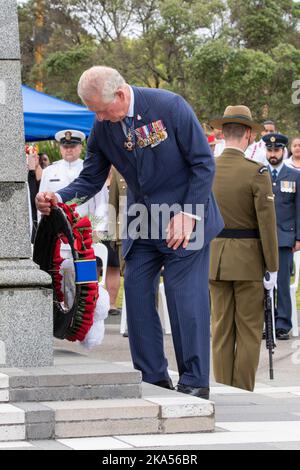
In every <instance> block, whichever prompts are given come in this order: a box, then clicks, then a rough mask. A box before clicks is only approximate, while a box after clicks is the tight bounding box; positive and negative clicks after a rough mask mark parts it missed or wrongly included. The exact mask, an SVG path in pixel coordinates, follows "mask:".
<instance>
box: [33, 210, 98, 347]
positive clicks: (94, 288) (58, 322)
mask: <svg viewBox="0 0 300 470" xmlns="http://www.w3.org/2000/svg"><path fill="white" fill-rule="evenodd" d="M62 243H64V244H68V245H70V247H71V251H72V257H73V260H74V262H75V263H78V262H79V263H80V262H86V261H94V260H95V253H94V250H93V248H92V244H93V240H92V226H91V222H90V220H89V218H88V217H83V218H81V217H80V216H79V215H78V213H77V212H76V204H72V205H66V204H58V207H53V208H52V210H51V214H50V216H48V217H43V218H42V220H41V222H40V224H39V227H38V230H37V234H36V239H35V244H34V253H33V260H34V261H35V263H37V264H38V265H39V266H40V268H41V269H42V270H43V271H46V272H47V273H48V274H50V275H51V277H52V284H53V294H54V302H53V323H54V325H53V326H54V336H55V337H56V338H59V339H67V340H68V341H72V342H74V341H83V340H84V338H85V337H86V335H87V333H88V332H89V330H90V328H91V327H92V325H93V319H94V312H95V308H96V303H97V300H98V297H99V291H98V282H97V281H96V280H93V281H90V282H84V283H77V282H76V284H75V297H74V302H73V305H72V306H71V307H70V308H66V307H64V297H65V296H64V292H63V289H62V281H63V276H62V274H61V268H62V263H63V262H64V258H62V256H61V244H62Z"/></svg>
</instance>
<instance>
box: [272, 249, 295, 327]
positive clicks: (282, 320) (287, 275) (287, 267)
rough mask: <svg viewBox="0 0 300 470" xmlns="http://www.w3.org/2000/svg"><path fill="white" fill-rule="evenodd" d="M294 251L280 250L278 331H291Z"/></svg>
mask: <svg viewBox="0 0 300 470" xmlns="http://www.w3.org/2000/svg"><path fill="white" fill-rule="evenodd" d="M293 259H294V255H293V251H292V249H291V248H279V271H278V280H277V308H276V315H275V319H276V330H285V331H290V330H291V329H292V327H293V325H292V301H291V294H290V283H291V276H292V273H293Z"/></svg>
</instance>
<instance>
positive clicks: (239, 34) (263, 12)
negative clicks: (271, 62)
mask: <svg viewBox="0 0 300 470" xmlns="http://www.w3.org/2000/svg"><path fill="white" fill-rule="evenodd" d="M228 5H229V8H230V18H231V22H232V25H233V26H234V27H235V33H236V38H237V39H238V41H239V43H240V44H241V45H244V46H245V47H247V48H252V49H260V50H263V51H269V50H270V49H272V48H274V47H276V46H277V45H278V44H280V43H281V42H284V41H285V38H286V35H287V34H291V33H292V32H295V31H297V27H298V26H299V5H298V4H297V2H296V1H294V0H248V1H246V2H245V1H244V0H228Z"/></svg>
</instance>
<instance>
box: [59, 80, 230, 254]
mask: <svg viewBox="0 0 300 470" xmlns="http://www.w3.org/2000/svg"><path fill="white" fill-rule="evenodd" d="M133 91H134V97H135V109H134V116H135V122H134V124H135V128H138V127H142V126H144V125H147V124H150V123H151V122H154V121H158V120H162V121H163V122H164V124H165V126H166V129H167V133H168V138H167V140H165V141H164V142H161V143H160V144H159V145H158V146H156V147H154V148H151V147H146V148H139V147H137V148H136V150H135V151H134V152H128V151H127V150H125V149H124V142H125V140H126V138H125V135H124V132H123V129H122V127H121V124H120V123H119V122H118V123H112V122H109V121H104V122H99V121H95V123H94V127H93V129H92V131H91V135H90V138H89V140H88V148H87V155H86V158H85V161H84V167H83V171H82V172H81V174H80V176H79V177H78V178H77V179H76V180H75V181H74V182H73V183H71V184H70V185H69V186H68V187H67V188H65V189H63V190H61V191H59V194H60V196H61V197H62V199H63V201H64V202H66V201H70V200H72V199H73V198H74V197H77V198H82V197H86V198H87V199H89V198H91V197H93V196H94V195H95V194H96V193H97V192H98V191H100V190H101V188H102V186H103V185H104V183H105V181H106V179H107V176H108V174H109V170H110V166H111V165H114V167H115V168H116V169H117V170H118V171H119V172H120V173H121V174H122V175H123V177H124V178H125V180H126V182H127V184H128V205H131V204H134V203H141V204H145V206H146V207H147V208H148V210H149V209H150V207H151V204H168V205H173V204H180V205H182V206H183V205H185V204H190V205H192V212H193V213H195V205H196V204H203V205H204V208H205V209H204V216H205V226H204V229H205V233H204V243H205V244H207V243H209V242H210V241H211V240H212V239H213V238H215V237H216V236H217V235H218V234H219V233H220V231H221V230H222V228H223V225H224V224H223V219H222V217H221V215H220V212H219V209H218V206H217V204H216V202H215V199H214V196H213V194H212V183H213V179H214V174H215V162H214V158H213V156H212V154H211V151H210V147H209V145H208V143H207V139H206V137H205V135H204V132H203V130H202V127H201V125H200V124H199V121H198V119H197V117H196V115H195V114H194V112H193V110H192V109H191V107H190V106H189V105H188V103H187V102H186V101H185V100H184V99H183V98H182V97H181V96H179V95H176V94H174V93H171V92H168V91H164V90H157V89H151V88H149V89H147V88H136V87H133ZM132 243H133V241H132V240H131V239H129V238H128V239H127V240H124V241H123V253H124V256H126V254H127V253H128V252H129V250H130V248H131V246H132ZM170 251H171V250H170ZM176 253H177V254H178V256H185V255H186V254H190V253H191V251H188V250H184V249H183V248H181V247H180V248H179V249H178V250H177V252H176Z"/></svg>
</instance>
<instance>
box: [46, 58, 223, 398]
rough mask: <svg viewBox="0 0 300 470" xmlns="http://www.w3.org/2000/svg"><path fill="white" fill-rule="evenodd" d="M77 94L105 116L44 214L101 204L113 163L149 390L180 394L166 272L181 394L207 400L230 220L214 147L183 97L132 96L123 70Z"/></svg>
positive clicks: (138, 356)
mask: <svg viewBox="0 0 300 470" xmlns="http://www.w3.org/2000/svg"><path fill="white" fill-rule="evenodd" d="M78 93H79V96H80V97H81V98H82V100H83V101H84V103H85V104H86V105H87V106H88V108H89V109H90V110H91V111H94V112H95V113H96V116H97V119H96V121H95V124H94V127H93V129H92V131H91V135H90V138H89V141H88V148H87V156H86V159H85V162H84V169H83V171H82V173H81V175H80V176H79V178H78V179H77V180H75V181H74V182H73V183H72V184H71V185H70V186H68V187H67V188H65V189H64V190H62V191H59V192H58V194H57V195H54V194H39V195H38V196H37V205H38V208H39V210H40V211H41V212H43V213H44V214H45V215H47V214H49V213H50V210H51V204H57V202H58V201H59V199H61V200H62V201H64V202H66V201H69V200H71V199H72V198H74V197H75V196H76V197H77V198H84V199H85V198H87V199H88V198H90V197H92V196H93V195H94V194H95V193H97V192H98V191H99V190H100V189H101V188H102V186H103V184H104V182H105V180H106V178H107V175H108V172H109V169H110V166H111V164H112V165H113V166H114V167H115V168H116V169H117V170H118V171H119V172H120V173H121V174H122V175H123V177H124V179H125V180H126V182H127V185H128V214H129V215H128V218H127V227H128V233H127V235H126V236H125V237H123V255H124V257H125V259H126V271H125V292H126V302H127V315H128V332H129V341H130V348H131V354H132V359H133V363H134V366H135V368H136V369H138V370H140V371H142V374H143V380H144V381H145V382H149V383H152V384H156V385H159V386H161V387H165V388H173V385H172V382H171V380H170V377H169V374H168V370H167V366H168V363H167V360H166V358H165V354H164V349H163V333H162V328H161V324H160V321H159V316H158V314H157V310H156V302H155V295H156V286H157V278H158V276H159V273H160V271H161V268H162V266H164V281H165V288H166V296H167V301H168V308H169V314H170V320H171V325H172V333H173V340H174V347H175V353H176V358H177V363H178V369H179V375H180V380H179V384H178V388H177V390H178V391H180V392H183V393H188V394H191V395H195V396H199V397H203V398H208V397H209V349H210V348H209V346H210V345H209V343H210V313H209V293H208V270H209V244H210V241H211V240H212V239H213V238H214V237H215V236H216V235H218V233H219V232H220V231H221V230H222V228H223V220H222V218H221V216H220V213H219V210H218V207H217V205H216V202H215V199H214V196H213V195H212V192H211V188H212V182H213V178H214V173H215V165H214V159H213V157H212V154H211V152H210V149H209V146H208V143H207V139H206V137H205V135H204V132H203V130H202V128H201V126H200V124H199V122H198V119H197V118H196V116H195V114H194V112H193V111H192V109H191V108H190V106H189V105H188V104H187V103H186V101H185V100H184V99H183V98H182V97H180V96H178V95H176V94H174V93H170V92H167V91H163V90H157V89H144V88H136V87H131V86H129V85H128V84H126V82H125V80H124V79H123V77H122V76H121V75H120V74H119V73H118V72H117V71H116V70H114V69H110V68H107V67H93V68H92V69H90V70H88V71H86V72H85V73H84V74H83V75H82V77H81V79H80V81H79V85H78ZM157 205H164V207H165V208H170V207H171V206H172V211H171V213H169V218H168V221H167V223H166V221H162V220H161V217H159V214H158V213H157V212H156V213H155V214H154V212H153V211H155V210H157ZM136 210H137V212H136ZM139 211H140V212H141V213H142V215H141V214H139V215H140V216H139V217H138V219H137V218H136V216H137V213H139ZM163 219H164V217H163ZM134 228H135V229H136V230H134ZM137 232H140V233H137ZM153 232H156V233H155V234H153ZM150 235H151V236H150ZM193 236H194V237H195V236H196V238H195V240H194V241H192V237H193Z"/></svg>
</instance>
